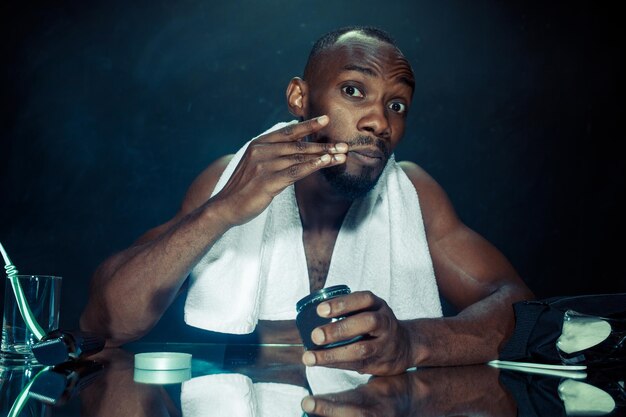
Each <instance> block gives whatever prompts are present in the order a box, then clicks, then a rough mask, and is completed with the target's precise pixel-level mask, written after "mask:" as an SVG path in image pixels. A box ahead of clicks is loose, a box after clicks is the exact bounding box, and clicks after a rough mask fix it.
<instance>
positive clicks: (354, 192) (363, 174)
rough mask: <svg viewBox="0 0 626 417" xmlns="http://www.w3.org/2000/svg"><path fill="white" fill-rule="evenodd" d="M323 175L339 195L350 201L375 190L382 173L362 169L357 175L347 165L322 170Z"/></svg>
mask: <svg viewBox="0 0 626 417" xmlns="http://www.w3.org/2000/svg"><path fill="white" fill-rule="evenodd" d="M321 173H322V176H323V177H324V178H325V179H326V181H327V182H328V183H329V184H330V185H331V186H332V187H333V189H334V190H335V191H337V193H338V194H340V195H342V196H344V197H345V198H346V199H348V200H356V199H357V198H361V197H363V196H365V195H366V194H367V193H368V192H370V190H371V189H372V188H374V186H375V185H376V183H377V182H378V179H379V178H380V174H381V173H382V171H381V172H379V173H377V174H375V173H374V172H373V169H372V168H371V167H361V169H360V170H359V173H358V174H355V173H351V172H349V170H348V169H347V167H346V165H336V166H333V167H329V168H326V169H323V170H321Z"/></svg>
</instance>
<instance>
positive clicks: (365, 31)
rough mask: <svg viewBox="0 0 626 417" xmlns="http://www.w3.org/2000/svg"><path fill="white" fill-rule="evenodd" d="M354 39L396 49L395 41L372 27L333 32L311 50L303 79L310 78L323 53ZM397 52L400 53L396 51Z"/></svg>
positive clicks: (350, 28) (317, 42) (344, 28)
mask: <svg viewBox="0 0 626 417" xmlns="http://www.w3.org/2000/svg"><path fill="white" fill-rule="evenodd" d="M354 37H361V38H369V39H372V40H378V41H379V42H382V43H385V44H388V45H390V46H393V47H394V48H396V49H398V46H397V45H396V41H395V40H394V39H393V38H392V37H391V35H389V34H388V33H387V32H385V31H384V30H381V29H378V28H375V27H372V26H346V27H343V28H340V29H337V30H333V31H331V32H328V33H326V34H324V35H323V36H321V37H320V38H319V39H318V40H317V41H316V42H315V43H314V44H313V47H312V48H311V52H310V53H309V58H308V59H307V63H306V66H305V67H304V74H303V75H304V79H305V80H306V79H307V78H310V77H308V76H307V75H309V76H310V74H311V71H312V69H313V68H312V67H313V66H314V65H316V64H317V63H318V61H319V58H320V56H321V55H322V53H323V52H325V51H328V50H329V49H331V48H333V47H335V46H336V45H337V43H338V42H341V41H344V42H345V41H347V40H349V39H351V38H354ZM398 51H400V50H399V49H398Z"/></svg>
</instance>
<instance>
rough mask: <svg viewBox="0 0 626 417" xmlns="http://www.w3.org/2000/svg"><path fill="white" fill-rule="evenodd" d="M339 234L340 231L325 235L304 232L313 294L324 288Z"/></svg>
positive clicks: (310, 285) (305, 250) (325, 233)
mask: <svg viewBox="0 0 626 417" xmlns="http://www.w3.org/2000/svg"><path fill="white" fill-rule="evenodd" d="M338 233H339V231H330V232H324V233H315V232H307V231H304V233H303V243H304V252H305V255H306V263H307V269H308V271H309V287H310V290H311V292H313V291H316V290H319V289H320V288H324V284H325V283H326V277H327V276H328V270H329V268H330V261H331V259H332V256H333V249H334V247H335V242H336V240H337V235H338Z"/></svg>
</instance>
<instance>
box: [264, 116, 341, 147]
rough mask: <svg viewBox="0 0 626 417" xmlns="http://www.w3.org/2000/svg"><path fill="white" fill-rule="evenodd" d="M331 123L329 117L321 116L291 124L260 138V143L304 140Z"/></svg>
mask: <svg viewBox="0 0 626 417" xmlns="http://www.w3.org/2000/svg"><path fill="white" fill-rule="evenodd" d="M328 122H329V118H328V116H326V115H324V116H320V117H316V118H314V119H309V120H305V121H303V122H299V123H293V124H289V125H287V126H284V127H282V128H280V129H278V130H275V131H273V132H270V133H266V134H265V135H262V136H260V137H259V138H258V139H257V140H258V142H264V143H271V142H287V141H295V140H298V139H302V138H304V137H305V136H308V135H310V134H313V133H315V132H317V131H319V130H321V129H322V128H323V127H324V126H326V125H327V124H328Z"/></svg>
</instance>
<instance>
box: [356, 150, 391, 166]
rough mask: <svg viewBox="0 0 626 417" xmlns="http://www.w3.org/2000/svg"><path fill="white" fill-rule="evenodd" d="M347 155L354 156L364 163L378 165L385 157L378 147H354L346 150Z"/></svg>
mask: <svg viewBox="0 0 626 417" xmlns="http://www.w3.org/2000/svg"><path fill="white" fill-rule="evenodd" d="M348 156H351V157H354V158H355V159H357V160H359V161H360V162H361V163H363V164H364V165H378V164H380V163H382V162H383V161H384V159H385V155H384V154H383V153H382V152H381V150H380V149H378V148H355V149H351V150H350V151H348Z"/></svg>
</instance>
